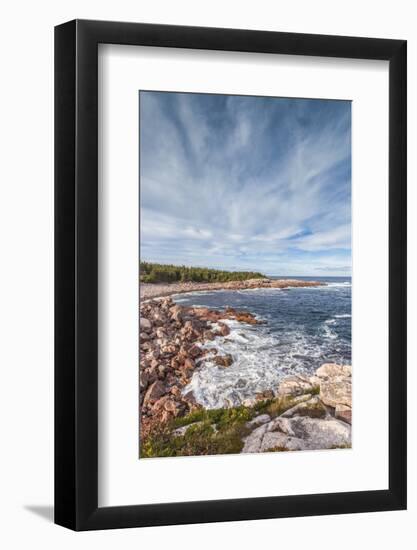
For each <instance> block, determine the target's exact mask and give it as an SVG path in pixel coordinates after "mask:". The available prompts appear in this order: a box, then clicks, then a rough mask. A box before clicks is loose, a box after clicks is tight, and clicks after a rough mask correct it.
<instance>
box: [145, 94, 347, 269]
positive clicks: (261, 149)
mask: <svg viewBox="0 0 417 550" xmlns="http://www.w3.org/2000/svg"><path fill="white" fill-rule="evenodd" d="M140 116H141V123H140V132H141V136H140V138H141V139H140V143H141V151H140V161H141V163H140V174H141V255H142V257H143V258H144V259H148V260H153V261H160V262H175V263H185V264H190V265H191V264H195V265H207V266H212V267H224V268H229V269H257V270H261V271H264V272H267V273H269V274H273V273H276V274H291V273H293V274H300V275H301V274H317V275H318V274H319V273H320V272H323V274H324V273H326V274H329V273H331V272H332V271H333V272H334V273H335V274H343V273H341V272H345V273H348V272H349V271H350V269H349V266H350V256H351V250H350V160H351V159H350V154H351V153H350V149H351V148H350V104H349V103H348V102H335V101H321V100H320V101H319V100H288V99H272V98H271V99H269V98H268V99H266V98H246V97H235V96H212V95H201V94H170V93H154V92H142V93H141V97H140Z"/></svg>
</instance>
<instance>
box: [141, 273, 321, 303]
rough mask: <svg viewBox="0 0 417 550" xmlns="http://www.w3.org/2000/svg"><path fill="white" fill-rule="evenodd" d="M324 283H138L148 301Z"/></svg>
mask: <svg viewBox="0 0 417 550" xmlns="http://www.w3.org/2000/svg"><path fill="white" fill-rule="evenodd" d="M325 285H326V283H325V282H321V281H306V280H300V279H267V278H265V279H248V280H246V281H228V282H225V283H193V282H187V283H140V299H141V300H149V299H152V298H162V297H166V296H172V295H173V294H184V293H187V292H201V291H211V290H249V289H257V288H281V289H284V288H296V287H317V286H325Z"/></svg>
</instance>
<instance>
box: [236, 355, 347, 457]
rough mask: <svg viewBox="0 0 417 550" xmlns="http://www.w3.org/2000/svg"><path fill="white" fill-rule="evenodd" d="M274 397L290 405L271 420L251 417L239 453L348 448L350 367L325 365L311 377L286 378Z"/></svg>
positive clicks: (264, 417) (332, 364) (265, 417)
mask: <svg viewBox="0 0 417 550" xmlns="http://www.w3.org/2000/svg"><path fill="white" fill-rule="evenodd" d="M307 392H314V393H316V395H313V396H312V395H311V393H310V394H309V393H307ZM277 396H278V397H280V396H281V397H282V398H284V399H290V400H291V404H292V406H291V407H290V408H288V409H287V410H285V412H283V413H281V414H280V415H279V416H278V417H277V418H275V419H273V420H271V419H269V420H268V419H267V416H268V415H262V417H257V418H258V419H259V421H257V418H254V419H253V420H252V421H251V422H248V423H247V425H246V426H247V428H249V429H251V430H252V431H251V432H250V434H249V435H248V436H247V437H245V439H244V446H243V449H242V453H261V452H265V451H301V450H312V449H332V448H340V447H342V448H345V447H350V446H351V426H350V425H351V422H352V383H351V367H350V365H337V364H335V363H327V364H324V365H322V366H321V367H320V368H319V369H317V371H316V373H315V375H314V376H312V377H306V376H301V375H295V376H290V377H287V378H285V379H284V380H283V381H282V382H281V384H280V385H279V387H278V392H277ZM303 396H304V398H303Z"/></svg>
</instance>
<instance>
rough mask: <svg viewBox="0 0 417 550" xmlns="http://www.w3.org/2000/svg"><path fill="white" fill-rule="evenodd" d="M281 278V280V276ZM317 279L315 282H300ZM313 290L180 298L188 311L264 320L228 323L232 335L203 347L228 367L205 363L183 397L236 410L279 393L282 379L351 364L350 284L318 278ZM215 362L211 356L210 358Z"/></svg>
mask: <svg viewBox="0 0 417 550" xmlns="http://www.w3.org/2000/svg"><path fill="white" fill-rule="evenodd" d="M276 278H280V277H276ZM297 279H305V280H312V279H313V277H297ZM314 280H321V281H324V282H326V283H327V284H326V286H322V287H315V288H307V287H306V288H291V289H288V290H282V289H255V290H238V291H226V290H221V291H214V292H213V291H209V292H194V293H189V294H178V295H176V296H173V299H174V301H175V302H177V303H179V304H181V305H186V306H204V307H209V308H212V309H224V308H225V307H227V306H230V307H233V308H236V309H245V310H248V311H250V312H251V313H253V314H255V315H256V316H257V318H258V319H260V320H262V321H264V324H260V325H247V324H243V323H239V322H237V321H226V323H227V324H228V325H229V327H230V329H231V332H230V334H229V335H228V336H226V337H218V338H216V339H215V341H213V342H208V343H206V344H204V346H205V347H206V348H208V349H210V348H217V349H218V350H219V353H221V354H225V353H230V354H231V355H232V356H233V359H234V362H233V364H232V365H231V366H230V367H227V368H224V367H218V366H216V365H215V364H214V363H213V362H212V361H210V358H208V359H205V360H204V361H202V362H201V363H200V364H199V365H198V368H197V369H196V370H195V372H194V375H193V378H192V379H191V382H190V383H189V384H188V386H187V387H186V388H185V391H189V390H192V391H193V392H194V395H195V397H196V400H197V401H198V402H199V403H200V404H202V405H203V406H204V407H206V408H219V407H230V406H236V405H239V404H240V403H242V401H243V400H245V399H248V398H249V399H250V398H253V397H254V396H255V394H256V393H258V392H261V391H264V390H271V389H272V390H273V391H275V390H276V389H277V386H278V384H279V382H280V380H281V379H282V378H283V377H284V376H288V375H291V374H295V373H304V374H313V372H314V371H315V370H316V369H317V368H318V367H319V366H320V365H322V364H323V363H326V362H336V363H341V364H350V363H351V279H350V278H346V277H345V278H342V277H328V278H323V277H321V278H320V277H316V278H314ZM208 357H210V356H208Z"/></svg>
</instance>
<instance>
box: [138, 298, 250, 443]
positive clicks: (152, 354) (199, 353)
mask: <svg viewBox="0 0 417 550" xmlns="http://www.w3.org/2000/svg"><path fill="white" fill-rule="evenodd" d="M225 319H235V320H237V321H240V322H244V323H249V324H256V323H258V321H257V320H256V319H255V317H254V316H253V315H252V314H250V313H248V312H246V311H239V312H238V311H236V310H234V309H232V308H226V309H225V310H224V311H214V310H210V309H208V308H192V307H183V306H180V305H177V304H175V303H174V302H173V301H172V298H169V297H168V298H161V299H157V300H150V301H147V302H144V303H142V304H141V306H140V344H139V347H140V378H139V381H140V398H139V404H140V407H141V438H143V437H145V436H146V435H147V434H148V433H149V431H150V430H151V429H152V428H153V427H154V426H155V425H158V424H160V423H166V422H167V421H169V420H170V419H172V418H174V417H177V416H183V415H184V414H187V413H188V412H191V411H193V410H195V409H196V408H198V407H199V406H198V405H197V403H196V402H195V399H194V396H193V395H192V393H191V392H189V393H186V394H183V393H182V389H183V388H184V387H185V386H186V385H187V384H188V382H189V381H190V380H191V377H192V375H193V372H194V370H195V368H196V366H197V364H198V362H199V361H201V360H202V359H203V358H204V356H205V354H207V353H209V352H210V353H211V354H213V350H210V351H209V350H204V349H202V347H201V345H202V344H203V343H204V342H206V341H208V340H214V339H215V338H216V336H227V335H228V334H229V332H230V329H229V327H228V326H227V325H226V324H225V323H224V322H222V321H221V320H225ZM213 323H215V324H216V325H215V328H213ZM232 360H233V359H232V358H231V356H229V355H225V356H220V355H218V356H216V357H215V358H214V362H215V363H216V364H217V365H218V366H223V367H225V368H227V366H229V365H230V364H231V361H232Z"/></svg>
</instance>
